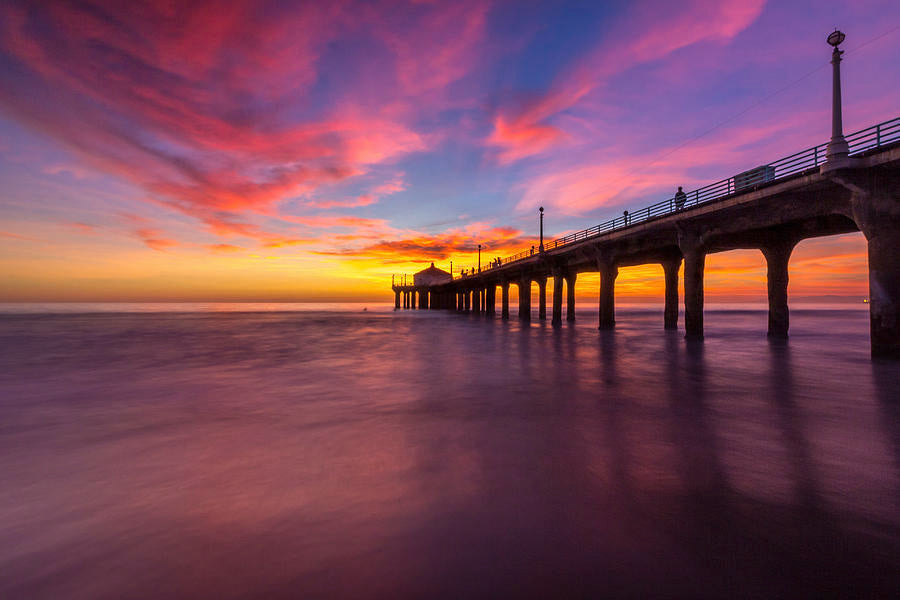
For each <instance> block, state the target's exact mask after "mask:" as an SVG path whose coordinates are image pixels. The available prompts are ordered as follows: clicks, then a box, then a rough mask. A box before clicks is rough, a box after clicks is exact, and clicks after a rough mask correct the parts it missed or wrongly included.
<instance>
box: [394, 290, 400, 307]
mask: <svg viewBox="0 0 900 600" xmlns="http://www.w3.org/2000/svg"><path fill="white" fill-rule="evenodd" d="M394 310H400V290H394Z"/></svg>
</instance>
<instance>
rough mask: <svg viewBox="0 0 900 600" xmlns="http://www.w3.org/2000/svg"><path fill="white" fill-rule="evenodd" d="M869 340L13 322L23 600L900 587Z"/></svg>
mask: <svg viewBox="0 0 900 600" xmlns="http://www.w3.org/2000/svg"><path fill="white" fill-rule="evenodd" d="M718 318H719V319H720V320H724V318H725V315H719V317H718ZM854 318H856V317H854V316H853V315H843V314H835V313H825V314H822V313H809V314H803V313H801V314H799V315H797V316H796V317H794V318H793V327H794V335H793V336H792V338H791V340H790V341H788V342H787V343H786V344H770V343H768V342H767V341H766V340H765V336H764V335H762V336H757V335H756V334H755V333H754V331H755V329H754V328H755V327H756V326H757V325H758V324H759V323H760V322H764V319H761V318H760V315H759V314H756V313H750V312H745V313H740V314H736V315H732V317H731V319H730V320H729V321H728V328H727V329H721V330H716V329H715V328H714V327H713V328H711V329H710V330H709V331H708V332H707V333H708V335H707V338H706V340H705V341H703V342H695V343H688V342H686V341H685V340H684V339H683V337H682V335H681V334H680V333H679V332H664V331H663V330H662V328H661V326H660V322H661V320H660V318H659V316H658V314H657V313H656V312H650V313H645V312H641V311H632V312H628V311H624V312H623V313H622V314H621V315H620V322H619V324H618V325H617V329H616V330H615V331H608V332H598V331H597V330H596V329H595V328H594V324H593V321H592V320H591V319H590V318H587V317H586V318H583V319H581V321H579V323H578V325H577V326H564V327H558V328H552V327H549V326H546V325H545V324H542V323H540V322H536V323H533V324H531V325H522V324H520V323H518V322H516V321H508V322H507V321H502V320H500V319H489V318H486V317H478V318H475V317H460V316H456V315H447V314H443V313H440V312H435V311H415V312H413V311H410V312H400V313H396V314H395V315H390V316H387V315H379V314H374V315H373V314H361V313H356V312H354V313H352V314H350V313H346V314H344V313H342V314H335V313H321V314H320V313H315V312H311V313H304V314H289V313H269V314H256V315H254V314H239V315H235V314H209V313H202V314H199V313H198V314H182V315H165V314H157V315H152V316H148V315H134V314H131V315H124V314H119V315H109V314H93V315H62V316H48V315H43V316H35V315H18V316H15V317H0V342H2V344H0V348H2V349H0V398H2V399H3V401H2V403H0V478H2V484H3V485H2V486H0V539H4V540H12V542H11V543H6V544H2V545H0V573H4V574H12V576H8V575H5V576H4V577H2V578H0V596H2V597H29V598H39V597H47V598H51V597H67V598H79V597H80V598H95V597H138V598H140V597H148V598H149V597H160V596H166V597H169V596H171V597H194V596H216V597H223V598H247V597H285V598H289V597H297V596H307V597H309V596H321V597H353V598H359V597H385V596H391V597H424V596H428V597H434V596H437V597H460V596H481V597H497V596H509V595H518V596H526V597H530V596H553V597H561V596H562V597H566V596H576V595H580V596H594V597H619V596H632V597H634V596H637V597H640V596H659V595H665V596H669V597H732V596H734V595H735V593H736V590H738V591H739V593H740V594H741V595H746V596H750V597H793V596H822V595H827V594H832V593H835V592H837V593H843V594H845V595H848V596H850V595H870V596H871V595H875V596H879V595H882V596H884V595H890V594H889V592H890V591H892V590H893V589H895V588H896V586H897V585H898V576H897V574H896V573H895V568H894V566H895V565H896V564H897V559H898V558H900V551H898V546H900V511H898V504H897V498H898V497H900V494H898V493H897V492H898V489H900V487H898V477H897V474H898V469H900V460H898V458H900V433H898V429H900V426H898V418H897V417H898V408H897V407H898V403H897V400H896V399H897V398H898V397H900V373H898V371H897V367H896V365H892V364H887V365H882V364H873V363H871V362H870V361H869V360H868V357H867V352H868V348H867V345H866V340H865V329H864V327H865V322H864V321H861V322H857V321H854V320H853V319H854ZM818 332H830V335H831V336H832V337H831V339H830V340H829V341H830V343H829V344H823V339H822V337H821V335H820V333H818ZM660 590H664V592H661V591H660Z"/></svg>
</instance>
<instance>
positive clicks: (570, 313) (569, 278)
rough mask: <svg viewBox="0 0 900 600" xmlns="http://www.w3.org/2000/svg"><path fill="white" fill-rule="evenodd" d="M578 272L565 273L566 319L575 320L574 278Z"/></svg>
mask: <svg viewBox="0 0 900 600" xmlns="http://www.w3.org/2000/svg"><path fill="white" fill-rule="evenodd" d="M577 278H578V273H569V274H568V275H566V321H575V280H576V279H577Z"/></svg>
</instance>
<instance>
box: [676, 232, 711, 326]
mask: <svg viewBox="0 0 900 600" xmlns="http://www.w3.org/2000/svg"><path fill="white" fill-rule="evenodd" d="M681 253H682V254H683V255H684V337H686V338H697V339H700V338H702V337H703V269H704V268H705V266H706V249H705V248H703V247H702V246H700V244H699V243H684V244H682V245H681Z"/></svg>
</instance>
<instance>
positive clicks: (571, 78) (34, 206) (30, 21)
mask: <svg viewBox="0 0 900 600" xmlns="http://www.w3.org/2000/svg"><path fill="white" fill-rule="evenodd" d="M835 27H839V28H840V29H841V30H842V31H844V32H845V33H846V34H847V40H846V42H845V43H844V45H843V48H844V49H845V50H846V54H845V55H844V62H843V64H842V77H843V95H844V128H845V132H847V133H849V132H852V131H856V130H859V129H863V128H865V127H868V126H870V125H874V124H876V123H879V122H882V121H886V120H888V119H892V118H894V117H897V116H900V77H898V67H897V64H898V57H900V3H897V2H896V1H880V0H879V1H868V0H854V1H853V2H834V1H828V0H817V1H809V2H799V1H797V2H787V1H784V2H766V1H764V0H718V1H707V0H685V1H683V2H677V3H674V2H640V1H632V2H595V1H592V2H527V1H514V2H488V1H478V2H468V1H466V0H456V1H453V2H428V1H411V2H400V1H396V2H373V1H367V2H344V1H339V0H334V1H329V2H285V1H281V2H266V1H261V0H253V1H232V2H203V1H192V2H175V1H171V0H170V1H165V2H164V1H148V2H140V1H135V2H127V3H125V2H121V3H120V2H112V3H111V2H103V1H99V2H91V1H85V2H66V1H62V0H54V1H48V2H42V1H40V0H29V1H26V2H20V1H18V0H7V1H5V2H3V3H2V4H0V301H16V302H18V301H119V300H121V301H144V300H146V301H167V300H171V301H191V300H197V301H217V300H220V301H352V300H362V301H370V300H373V301H374V300H378V299H386V300H385V301H391V299H392V294H391V292H390V279H391V275H392V274H394V273H412V272H414V271H417V270H419V269H421V268H424V267H426V266H428V265H429V264H430V263H431V262H432V261H433V262H434V263H435V264H436V265H437V266H439V267H442V268H444V269H447V270H449V268H450V263H451V261H452V263H453V269H454V272H457V271H458V270H459V269H460V268H463V267H471V266H472V265H473V264H474V263H475V261H476V260H477V258H476V248H477V245H478V244H482V245H483V246H484V254H483V256H484V258H485V260H487V259H489V258H494V257H498V256H506V255H510V254H514V253H516V252H518V251H519V250H522V249H525V248H528V247H530V246H531V245H532V244H534V243H535V241H536V239H537V235H538V231H537V230H538V212H537V209H538V207H539V206H544V207H545V210H546V213H545V215H546V216H545V222H544V226H545V237H547V238H549V239H552V238H554V237H557V236H561V235H565V234H566V233H569V232H572V231H576V230H580V229H584V228H587V227H590V226H593V225H595V224H597V223H600V222H603V221H606V220H607V219H609V218H611V217H614V216H616V215H620V214H621V213H622V211H623V210H625V209H631V210H633V209H635V208H640V207H642V206H645V205H648V204H652V203H654V202H657V201H659V200H662V199H665V198H668V197H671V195H672V194H673V192H674V191H675V188H676V187H677V186H679V185H681V186H684V187H685V189H693V188H695V187H699V186H702V185H704V184H706V183H710V182H712V181H716V180H719V179H722V178H725V177H728V176H730V175H733V174H734V173H737V172H740V171H744V170H747V169H748V168H752V167H754V166H756V165H759V164H765V163H767V162H771V161H773V160H775V159H777V158H780V157H782V156H786V155H788V154H792V153H793V152H795V151H799V150H802V149H805V148H808V147H811V146H814V145H816V144H820V143H824V142H826V141H827V140H828V138H829V137H830V120H831V115H830V110H831V71H830V66H829V64H828V62H829V59H830V47H829V46H828V45H827V44H826V43H825V37H826V36H827V34H828V33H829V32H831V31H832V30H833V29H834V28H835ZM865 253H866V245H865V239H864V238H863V237H862V235H861V234H850V235H845V236H837V237H831V238H821V239H817V240H807V241H804V242H802V243H801V244H800V245H799V246H798V247H797V249H796V250H795V252H794V255H793V257H792V259H791V273H790V275H791V284H790V286H791V287H790V293H791V295H792V297H794V298H799V299H803V298H807V299H821V298H823V297H829V298H831V297H841V298H847V299H854V300H858V299H861V298H864V297H866V295H867V294H868V284H867V273H866V257H865ZM579 285H580V286H581V287H582V289H583V293H584V294H586V295H588V296H589V295H591V294H593V295H596V289H595V287H596V286H595V285H594V283H593V282H592V280H591V278H590V277H586V278H584V279H583V281H582V282H581V283H579ZM706 287H707V295H708V297H711V298H713V299H722V300H728V299H731V300H741V299H748V300H749V299H764V298H765V289H766V284H765V263H764V261H763V258H762V255H761V254H760V253H759V252H757V251H735V252H729V253H723V254H717V255H711V256H710V257H709V258H708V260H707V275H706ZM662 288H663V281H662V269H661V268H660V267H659V266H653V265H650V266H646V267H637V268H630V269H623V270H622V272H621V274H620V276H619V279H618V281H617V296H618V297H620V298H625V299H628V298H632V299H647V298H653V297H659V298H660V299H661V298H662V292H661V290H662ZM579 295H581V292H579Z"/></svg>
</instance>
